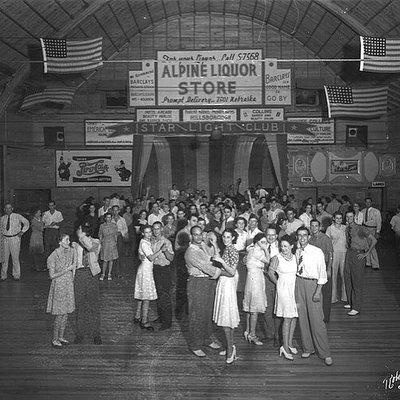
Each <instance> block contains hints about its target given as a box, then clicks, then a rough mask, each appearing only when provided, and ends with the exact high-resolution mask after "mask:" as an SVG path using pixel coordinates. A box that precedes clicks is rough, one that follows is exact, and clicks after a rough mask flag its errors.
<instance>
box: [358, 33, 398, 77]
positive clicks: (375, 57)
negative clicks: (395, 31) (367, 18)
mask: <svg viewBox="0 0 400 400" xmlns="http://www.w3.org/2000/svg"><path fill="white" fill-rule="evenodd" d="M360 40H361V60H362V61H360V71H369V72H381V73H390V72H400V39H385V38H379V37H371V36H365V37H364V36H360Z"/></svg>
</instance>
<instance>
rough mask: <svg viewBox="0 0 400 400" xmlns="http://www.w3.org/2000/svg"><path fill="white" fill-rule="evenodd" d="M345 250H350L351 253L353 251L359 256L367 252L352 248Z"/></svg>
mask: <svg viewBox="0 0 400 400" xmlns="http://www.w3.org/2000/svg"><path fill="white" fill-rule="evenodd" d="M347 250H351V251H354V252H356V253H359V254H361V253H366V252H367V251H366V250H359V249H352V248H350V249H347Z"/></svg>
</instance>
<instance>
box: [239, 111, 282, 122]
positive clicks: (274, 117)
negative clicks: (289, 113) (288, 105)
mask: <svg viewBox="0 0 400 400" xmlns="http://www.w3.org/2000/svg"><path fill="white" fill-rule="evenodd" d="M283 117H284V111H283V108H241V109H240V120H241V121H283Z"/></svg>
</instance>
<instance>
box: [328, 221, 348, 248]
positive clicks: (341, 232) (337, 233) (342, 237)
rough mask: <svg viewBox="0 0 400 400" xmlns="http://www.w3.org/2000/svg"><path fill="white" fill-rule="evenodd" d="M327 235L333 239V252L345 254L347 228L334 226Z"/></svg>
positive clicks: (329, 228) (330, 227) (329, 227)
mask: <svg viewBox="0 0 400 400" xmlns="http://www.w3.org/2000/svg"><path fill="white" fill-rule="evenodd" d="M326 234H327V235H328V236H329V237H330V238H331V240H332V245H333V251H336V252H345V251H346V226H345V225H340V228H337V227H336V226H335V225H334V224H332V225H330V226H328V229H327V230H326Z"/></svg>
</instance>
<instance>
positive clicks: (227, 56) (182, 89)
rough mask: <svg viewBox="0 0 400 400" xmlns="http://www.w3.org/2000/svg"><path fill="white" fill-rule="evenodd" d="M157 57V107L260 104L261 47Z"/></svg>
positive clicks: (160, 55) (161, 53) (166, 53)
mask: <svg viewBox="0 0 400 400" xmlns="http://www.w3.org/2000/svg"><path fill="white" fill-rule="evenodd" d="M158 60H159V62H158V65H157V83H158V88H157V91H158V105H160V106H194V107H198V106H207V105H226V104H229V105H233V104H237V105H239V104H249V105H257V104H262V81H263V77H262V63H261V62H260V60H262V51H261V50H230V51H217V52H214V51H205V52H202V53H199V52H186V51H185V52H179V51H177V52H159V53H158ZM160 60H162V61H160Z"/></svg>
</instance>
